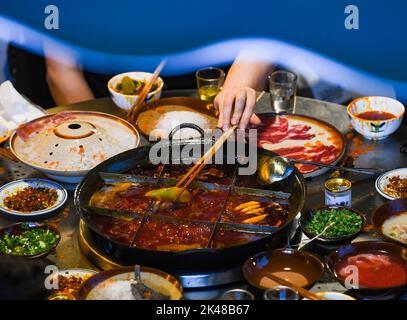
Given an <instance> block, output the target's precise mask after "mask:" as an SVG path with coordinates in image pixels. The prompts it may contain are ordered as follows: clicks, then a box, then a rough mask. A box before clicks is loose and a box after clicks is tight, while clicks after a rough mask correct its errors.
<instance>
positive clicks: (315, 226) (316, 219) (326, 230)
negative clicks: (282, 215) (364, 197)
mask: <svg viewBox="0 0 407 320" xmlns="http://www.w3.org/2000/svg"><path fill="white" fill-rule="evenodd" d="M366 223H367V222H366V217H365V216H364V215H363V214H362V213H361V212H359V211H356V210H355V209H352V208H348V207H341V206H322V207H319V208H316V209H312V210H310V211H308V212H304V213H303V214H301V218H300V221H299V225H300V228H301V230H302V232H303V233H304V234H305V235H306V236H307V237H308V238H310V239H314V238H315V239H314V241H316V242H321V243H325V244H339V243H345V242H350V241H352V240H353V239H355V238H356V237H357V236H358V235H359V234H360V233H361V232H362V231H363V229H364V228H365V226H366Z"/></svg>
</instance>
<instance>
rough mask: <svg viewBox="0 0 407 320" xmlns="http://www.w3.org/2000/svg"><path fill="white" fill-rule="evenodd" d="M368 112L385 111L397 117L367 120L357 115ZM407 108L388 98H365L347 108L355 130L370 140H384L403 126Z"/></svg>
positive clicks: (355, 101)
mask: <svg viewBox="0 0 407 320" xmlns="http://www.w3.org/2000/svg"><path fill="white" fill-rule="evenodd" d="M367 111H384V112H389V113H391V114H393V115H394V116H395V117H394V118H392V119H389V120H365V119H361V118H359V117H358V116H357V115H358V114H361V113H363V112H367ZM404 111H405V108H404V106H403V104H402V103H401V102H399V101H397V100H394V99H391V98H386V97H363V98H359V99H356V100H354V101H352V102H351V103H350V104H349V105H348V108H347V112H348V115H349V117H350V119H351V124H352V126H353V128H354V129H355V130H356V131H357V132H359V133H360V134H361V135H362V136H364V137H365V138H367V139H370V140H382V139H385V138H387V137H388V136H390V135H391V134H392V133H394V132H395V131H396V130H397V129H398V128H399V127H400V125H401V122H402V120H403V115H404Z"/></svg>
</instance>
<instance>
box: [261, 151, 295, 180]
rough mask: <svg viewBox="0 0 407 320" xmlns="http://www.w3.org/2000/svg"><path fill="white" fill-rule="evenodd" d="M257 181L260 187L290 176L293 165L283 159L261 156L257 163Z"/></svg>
mask: <svg viewBox="0 0 407 320" xmlns="http://www.w3.org/2000/svg"><path fill="white" fill-rule="evenodd" d="M258 166H259V167H258V170H257V180H258V182H259V183H260V184H261V185H270V184H272V183H274V182H277V181H281V180H283V179H285V178H287V177H289V176H290V175H291V173H293V171H294V165H293V164H292V163H291V162H290V161H289V160H288V159H287V158H284V157H270V156H267V155H261V156H260V157H259V161H258Z"/></svg>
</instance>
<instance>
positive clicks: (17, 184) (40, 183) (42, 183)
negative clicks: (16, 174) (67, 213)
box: [0, 178, 68, 220]
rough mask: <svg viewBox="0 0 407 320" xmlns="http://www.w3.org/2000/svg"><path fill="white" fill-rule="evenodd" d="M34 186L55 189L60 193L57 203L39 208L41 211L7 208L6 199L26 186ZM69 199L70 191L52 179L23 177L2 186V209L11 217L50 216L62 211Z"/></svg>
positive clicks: (0, 193) (0, 196)
mask: <svg viewBox="0 0 407 320" xmlns="http://www.w3.org/2000/svg"><path fill="white" fill-rule="evenodd" d="M29 186H30V187H33V188H48V189H54V190H56V192H57V194H58V199H57V201H56V203H55V204H54V205H53V206H52V207H50V208H47V209H43V210H39V211H32V212H20V211H16V210H11V209H9V208H7V207H6V206H5V205H4V203H3V201H4V199H5V198H6V197H7V196H9V195H12V194H14V193H16V192H17V191H20V190H23V189H24V188H26V187H29ZM67 200H68V192H67V191H66V190H65V188H64V187H62V186H61V185H60V184H58V183H56V182H53V181H50V180H45V179H36V178H33V179H23V180H16V181H12V182H10V183H7V184H5V185H4V186H2V187H1V188H0V211H1V212H2V213H3V214H4V215H6V216H10V217H14V218H19V219H25V220H29V219H33V218H34V219H37V218H43V217H48V216H50V215H52V214H56V213H58V212H60V211H61V210H62V209H63V208H64V205H65V203H66V201H67Z"/></svg>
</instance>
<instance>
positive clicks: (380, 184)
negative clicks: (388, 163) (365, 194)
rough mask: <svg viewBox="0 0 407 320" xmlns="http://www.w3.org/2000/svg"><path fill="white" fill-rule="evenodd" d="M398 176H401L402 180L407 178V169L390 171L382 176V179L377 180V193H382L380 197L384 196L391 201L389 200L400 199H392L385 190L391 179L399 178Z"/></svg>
mask: <svg viewBox="0 0 407 320" xmlns="http://www.w3.org/2000/svg"><path fill="white" fill-rule="evenodd" d="M397 176H399V177H400V178H402V179H405V178H407V168H399V169H394V170H391V171H388V172H386V173H384V174H382V175H381V176H380V177H378V178H377V180H376V183H375V186H376V190H377V192H378V193H380V195H382V196H383V197H385V198H386V199H389V200H395V199H398V198H395V197H392V196H390V195H388V194H387V193H385V192H384V188H385V187H386V186H387V184H388V183H389V179H390V178H392V177H397Z"/></svg>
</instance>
